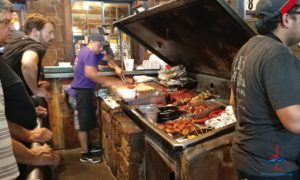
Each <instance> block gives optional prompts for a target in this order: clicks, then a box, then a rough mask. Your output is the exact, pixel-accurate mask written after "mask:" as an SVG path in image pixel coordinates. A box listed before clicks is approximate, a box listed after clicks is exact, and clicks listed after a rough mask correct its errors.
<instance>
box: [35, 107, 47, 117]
mask: <svg viewBox="0 0 300 180" xmlns="http://www.w3.org/2000/svg"><path fill="white" fill-rule="evenodd" d="M35 112H36V114H37V115H38V116H39V117H46V116H47V114H48V112H47V109H46V108H44V107H43V106H37V107H35Z"/></svg>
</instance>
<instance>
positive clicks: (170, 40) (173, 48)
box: [114, 0, 255, 79]
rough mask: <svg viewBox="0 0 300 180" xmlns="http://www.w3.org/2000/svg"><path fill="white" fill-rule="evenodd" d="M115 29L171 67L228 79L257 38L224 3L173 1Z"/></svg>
mask: <svg viewBox="0 0 300 180" xmlns="http://www.w3.org/2000/svg"><path fill="white" fill-rule="evenodd" d="M114 25H115V26H116V27H118V28H119V29H121V30H122V31H123V32H124V33H126V34H128V35H129V36H131V37H133V38H134V39H136V40H137V41H138V42H140V43H141V44H142V45H143V46H145V47H146V48H147V49H149V50H150V51H152V52H153V53H154V54H156V55H157V56H158V57H160V58H161V59H163V60H164V61H165V62H167V63H169V64H170V65H178V64H183V65H184V66H185V67H186V68H187V70H188V72H190V73H192V74H199V73H202V74H208V75H213V76H218V77H222V78H226V79H229V78H230V70H231V64H232V61H233V58H234V56H235V54H236V53H237V51H238V50H239V48H240V47H241V46H242V45H243V44H244V43H245V42H246V41H247V40H248V39H249V38H250V37H252V36H253V35H255V32H254V31H253V30H252V29H251V28H250V27H249V26H248V25H247V24H246V23H245V22H244V21H243V19H242V18H241V17H239V15H238V14H236V13H235V12H234V11H233V10H232V9H231V7H230V6H229V5H228V4H227V3H226V2H225V1H224V0H173V1H170V2H168V3H166V4H163V5H160V6H156V7H153V8H151V9H149V10H147V11H144V12H142V13H139V14H137V15H132V16H129V17H127V18H125V19H122V20H120V21H117V22H116V23H114Z"/></svg>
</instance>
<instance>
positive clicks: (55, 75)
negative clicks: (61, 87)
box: [44, 73, 74, 79]
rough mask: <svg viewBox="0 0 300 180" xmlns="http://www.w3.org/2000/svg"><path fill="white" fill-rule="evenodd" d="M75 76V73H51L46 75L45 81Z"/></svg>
mask: <svg viewBox="0 0 300 180" xmlns="http://www.w3.org/2000/svg"><path fill="white" fill-rule="evenodd" d="M73 76H74V74H73V73H51V74H44V78H45V79H56V78H58V79H59V78H72V77H73Z"/></svg>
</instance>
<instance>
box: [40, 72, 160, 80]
mask: <svg viewBox="0 0 300 180" xmlns="http://www.w3.org/2000/svg"><path fill="white" fill-rule="evenodd" d="M157 73H158V70H143V71H124V74H125V75H157ZM100 75H101V76H113V75H117V74H116V73H115V72H101V73H100ZM73 76H74V74H73V73H45V74H44V77H45V78H46V79H55V78H72V77H73Z"/></svg>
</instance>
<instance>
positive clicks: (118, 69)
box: [114, 66, 124, 77]
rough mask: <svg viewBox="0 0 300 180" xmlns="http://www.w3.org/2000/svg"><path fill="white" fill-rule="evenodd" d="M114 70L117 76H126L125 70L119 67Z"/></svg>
mask: <svg viewBox="0 0 300 180" xmlns="http://www.w3.org/2000/svg"><path fill="white" fill-rule="evenodd" d="M114 69H115V72H116V74H117V75H118V76H119V77H121V76H123V75H124V71H123V69H121V68H120V67H119V66H116V67H115V68H114Z"/></svg>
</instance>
